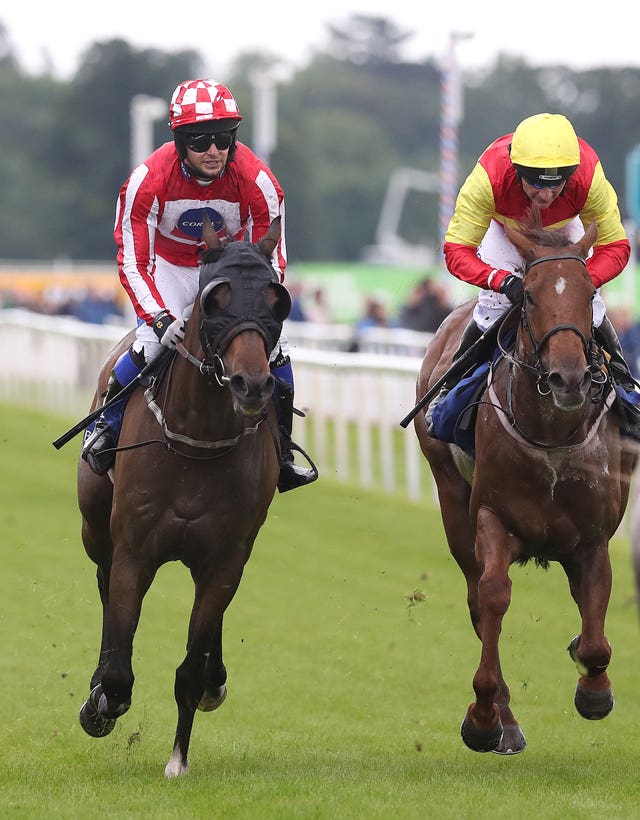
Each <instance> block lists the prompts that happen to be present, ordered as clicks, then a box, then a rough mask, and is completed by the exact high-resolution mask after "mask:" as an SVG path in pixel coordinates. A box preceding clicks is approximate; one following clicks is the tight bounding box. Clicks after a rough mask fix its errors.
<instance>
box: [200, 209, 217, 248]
mask: <svg viewBox="0 0 640 820" xmlns="http://www.w3.org/2000/svg"><path fill="white" fill-rule="evenodd" d="M202 241H203V242H204V243H205V244H206V246H207V248H209V250H210V251H212V250H215V249H217V248H220V247H222V242H221V241H220V237H219V236H218V234H217V233H216V231H215V229H214V227H213V225H212V224H211V218H210V217H209V214H208V213H207V211H205V212H204V220H203V222H202Z"/></svg>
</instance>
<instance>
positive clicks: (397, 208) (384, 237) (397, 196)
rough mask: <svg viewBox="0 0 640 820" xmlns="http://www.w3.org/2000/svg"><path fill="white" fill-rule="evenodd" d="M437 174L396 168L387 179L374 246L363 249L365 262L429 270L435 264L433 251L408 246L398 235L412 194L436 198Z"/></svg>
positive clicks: (438, 181)
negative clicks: (431, 195) (414, 192)
mask: <svg viewBox="0 0 640 820" xmlns="http://www.w3.org/2000/svg"><path fill="white" fill-rule="evenodd" d="M439 185H440V180H439V177H438V174H436V173H430V172H429V171H421V170H419V169H418V168H403V167H401V168H396V169H395V171H394V172H393V173H392V174H391V177H390V178H389V183H388V185H387V190H386V192H385V195H384V200H383V202H382V210H381V212H380V218H379V220H378V228H377V230H376V243H375V245H370V246H369V247H367V248H365V249H364V251H363V253H362V258H363V259H364V261H365V262H372V263H374V264H378V265H384V264H388V265H412V266H415V267H418V268H428V267H431V266H432V265H433V264H434V259H435V257H434V253H433V248H430V247H429V246H428V245H416V244H412V243H411V242H408V241H407V240H406V239H404V238H403V237H402V236H401V234H400V228H401V225H402V214H403V211H404V208H405V204H406V201H407V197H408V196H409V194H410V193H411V192H412V191H423V192H425V193H430V194H434V195H437V193H438V190H439Z"/></svg>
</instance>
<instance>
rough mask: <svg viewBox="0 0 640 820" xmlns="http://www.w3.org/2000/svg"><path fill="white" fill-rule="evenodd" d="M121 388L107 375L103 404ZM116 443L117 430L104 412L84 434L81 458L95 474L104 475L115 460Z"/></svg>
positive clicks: (117, 382) (113, 378)
mask: <svg viewBox="0 0 640 820" xmlns="http://www.w3.org/2000/svg"><path fill="white" fill-rule="evenodd" d="M122 389H123V385H121V384H120V382H119V381H118V380H117V379H116V377H115V375H114V374H113V373H112V374H111V376H110V377H109V384H108V385H107V392H106V393H105V397H104V404H107V402H109V401H110V400H111V399H112V398H114V396H117V395H118V393H119V392H120V391H121V390H122ZM117 443H118V431H116V430H114V429H113V427H112V425H111V424H110V423H109V422H108V421H107V419H106V418H105V416H104V414H103V415H101V416H100V418H99V419H98V420H97V421H96V424H95V427H94V428H93V430H92V431H91V432H90V433H86V434H85V439H84V443H83V445H82V453H81V455H82V458H83V459H84V460H85V461H86V462H87V464H88V465H89V467H91V469H92V470H93V472H94V473H96V475H104V474H105V473H107V472H108V471H109V469H110V468H111V467H113V463H114V461H115V460H116V444H117Z"/></svg>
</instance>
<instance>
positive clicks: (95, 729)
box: [79, 684, 116, 737]
mask: <svg viewBox="0 0 640 820" xmlns="http://www.w3.org/2000/svg"><path fill="white" fill-rule="evenodd" d="M101 697H102V698H104V697H105V696H104V694H103V693H102V686H100V684H98V685H97V686H94V688H93V689H92V690H91V694H90V695H89V697H88V699H87V700H86V701H85V702H84V703H83V704H82V708H81V709H80V715H79V718H80V726H82V728H83V729H84V730H85V732H86V733H87V734H88V735H90V736H91V737H106V736H107V735H110V734H111V732H113V729H114V726H115V725H116V719H115V718H108V717H105V716H104V715H101V714H100V712H99V710H98V706H99V703H100V698H101Z"/></svg>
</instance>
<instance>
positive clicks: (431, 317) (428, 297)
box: [398, 279, 452, 333]
mask: <svg viewBox="0 0 640 820" xmlns="http://www.w3.org/2000/svg"><path fill="white" fill-rule="evenodd" d="M451 308H452V305H451V303H450V302H449V297H448V294H447V291H446V290H445V288H444V287H443V286H442V285H439V284H438V283H437V282H435V281H434V280H433V279H422V280H421V281H420V282H418V283H417V284H416V285H414V287H413V290H412V291H411V293H410V294H409V297H408V299H407V301H406V302H405V303H404V305H402V307H401V308H400V315H399V319H398V324H399V325H400V327H404V328H407V329H408V330H418V331H420V332H421V333H435V331H436V330H437V329H438V328H439V327H440V325H441V323H442V322H443V321H444V319H445V317H446V316H448V314H449V312H450V311H451Z"/></svg>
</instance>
